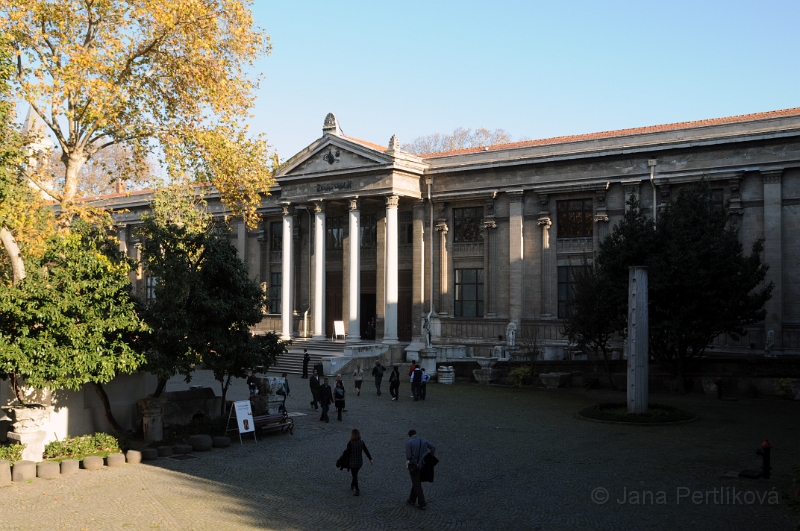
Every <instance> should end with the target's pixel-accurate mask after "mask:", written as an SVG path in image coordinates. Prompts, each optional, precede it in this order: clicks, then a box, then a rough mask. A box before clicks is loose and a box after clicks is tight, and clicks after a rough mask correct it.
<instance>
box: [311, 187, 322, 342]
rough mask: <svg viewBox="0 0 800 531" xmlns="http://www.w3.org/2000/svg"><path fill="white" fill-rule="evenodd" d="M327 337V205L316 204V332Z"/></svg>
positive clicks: (314, 337) (312, 337) (315, 335)
mask: <svg viewBox="0 0 800 531" xmlns="http://www.w3.org/2000/svg"><path fill="white" fill-rule="evenodd" d="M311 339H318V340H319V339H325V205H324V204H323V203H322V201H320V202H318V203H315V204H314V333H313V335H312V336H311Z"/></svg>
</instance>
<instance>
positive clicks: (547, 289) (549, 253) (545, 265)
mask: <svg viewBox="0 0 800 531" xmlns="http://www.w3.org/2000/svg"><path fill="white" fill-rule="evenodd" d="M539 201H540V202H541V204H542V209H541V210H540V211H539V218H538V219H537V221H536V224H537V225H539V226H540V227H541V228H542V317H543V318H545V319H547V318H550V317H552V316H553V311H552V309H551V308H552V304H553V300H552V299H553V289H552V288H553V280H554V275H555V273H556V272H555V271H554V267H553V261H554V260H553V258H554V254H555V253H554V252H553V249H552V247H551V246H550V227H551V226H552V225H553V223H552V221H550V210H549V200H548V197H547V196H546V195H544V194H541V195H540V196H539Z"/></svg>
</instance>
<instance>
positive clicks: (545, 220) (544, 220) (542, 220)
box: [536, 216, 553, 229]
mask: <svg viewBox="0 0 800 531" xmlns="http://www.w3.org/2000/svg"><path fill="white" fill-rule="evenodd" d="M536 224H537V225H539V226H540V227H544V228H545V229H549V228H550V226H551V225H552V224H553V222H552V221H550V217H549V216H540V217H539V219H538V220H536Z"/></svg>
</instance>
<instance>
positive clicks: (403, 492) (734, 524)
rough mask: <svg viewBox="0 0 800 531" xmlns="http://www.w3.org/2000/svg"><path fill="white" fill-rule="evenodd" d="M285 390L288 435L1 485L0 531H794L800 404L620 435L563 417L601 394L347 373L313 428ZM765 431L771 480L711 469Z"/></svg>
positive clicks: (297, 384) (712, 411)
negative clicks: (326, 417)
mask: <svg viewBox="0 0 800 531" xmlns="http://www.w3.org/2000/svg"><path fill="white" fill-rule="evenodd" d="M207 378H208V377H207V375H199V377H198V378H196V380H195V381H194V382H193V384H196V383H200V382H205V381H207ZM204 379H205V380H204ZM290 381H291V384H292V396H291V397H290V398H289V400H288V406H289V408H288V409H289V411H290V412H298V413H303V414H306V415H304V416H297V417H295V421H296V423H297V425H296V429H295V433H294V435H280V434H275V435H269V436H266V437H265V438H264V439H263V440H262V441H260V442H259V443H258V444H255V443H254V442H253V441H252V440H248V441H245V444H244V445H243V446H239V444H238V441H236V442H235V444H234V445H233V446H232V447H231V448H228V449H215V450H212V451H211V452H207V453H201V454H195V455H197V458H196V459H190V460H186V461H176V460H172V459H159V460H157V461H153V462H149V463H148V464H143V465H138V466H133V465H126V466H125V467H124V468H121V469H103V470H101V471H97V472H87V471H83V470H82V471H81V472H80V473H79V474H77V475H75V476H71V477H63V478H58V479H54V480H38V479H37V480H33V481H31V482H28V483H23V484H14V485H13V486H11V487H8V488H4V489H0V499H1V500H2V507H3V509H2V510H3V513H2V514H3V518H2V519H1V520H0V529H21V530H42V529H45V530H50V529H54V530H55V529H70V530H81V529H86V530H96V529H110V530H111V529H114V530H116V529H120V530H123V529H124V530H127V529H179V530H215V531H216V530H227V529H231V530H236V529H274V530H284V529H285V530H309V531H310V530H314V531H319V530H345V529H358V530H387V531H388V530H405V529H415V530H441V529H457V530H461V529H463V530H467V529H470V530H471V529H476V530H483V529H505V530H507V531H511V530H537V529H541V530H562V529H563V530H567V529H570V530H572V529H575V530H577V529H589V530H638V529H645V530H660V529H665V530H666V529H669V530H674V529H681V530H682V529H687V530H688V529H731V530H733V529H741V530H748V531H750V530H783V529H786V530H789V529H793V528H794V525H795V524H796V523H797V521H798V518H799V517H798V516H797V515H794V514H791V513H790V512H789V510H788V507H787V503H786V497H785V492H786V491H788V490H789V486H790V481H789V470H790V466H791V465H792V464H800V455H798V453H797V449H798V448H800V426H798V419H800V415H798V413H800V403H796V402H795V403H792V402H788V401H779V400H739V401H738V402H718V401H716V400H713V399H710V398H706V397H702V396H699V395H692V396H691V397H671V396H654V397H653V398H654V400H653V401H655V402H660V403H668V404H672V405H677V406H679V407H683V408H686V409H691V410H694V411H696V412H697V413H698V414H699V415H700V417H701V418H700V420H699V421H697V422H694V423H690V424H684V425H679V426H671V427H649V428H648V427H639V428H636V427H627V426H619V425H610V424H599V423H593V422H588V421H583V420H578V419H576V418H575V417H574V414H575V412H576V411H578V410H580V409H581V408H583V407H586V406H588V405H592V404H595V403H598V402H603V401H609V400H622V399H623V396H622V395H621V394H615V393H611V392H602V391H583V390H544V389H513V388H507V387H498V386H491V387H479V386H477V385H469V384H457V385H453V386H446V385H433V384H432V385H429V391H428V400H427V401H425V402H418V403H415V402H412V401H411V400H410V399H409V394H410V388H409V385H407V384H405V385H403V386H402V387H401V399H400V401H399V402H391V401H390V397H389V394H388V392H386V390H385V392H384V394H383V395H382V396H381V397H377V396H375V392H374V388H373V387H372V385H371V384H369V381H365V382H364V384H365V385H364V391H365V392H363V393H362V396H361V397H356V396H355V393H353V392H352V387H353V386H352V381H351V380H350V379H346V384H347V390H348V395H349V396H348V401H347V405H348V409H349V411H348V412H347V413H346V414H345V419H344V421H343V422H337V421H336V418H335V415H333V416H332V420H331V423H330V424H324V423H320V422H319V420H318V415H317V414H315V413H314V411H313V410H311V409H310V408H309V392H308V388H307V383H306V382H307V381H306V380H301V379H299V378H297V377H293V378H291V380H290ZM235 386H236V387H235V389H234V390H233V392H232V398H234V399H236V398H240V397H242V396H243V395H246V390H245V386H244V383H243V382H241V381H237V382H236V383H235ZM171 388H172V389H175V388H176V387H171ZM215 390H216V387H215ZM217 392H219V391H217ZM412 427H413V428H416V429H417V430H418V431H419V432H420V434H421V435H422V436H423V437H426V438H428V439H430V440H431V442H433V443H434V444H435V445H436V446H437V452H436V455H437V456H438V457H439V459H441V463H440V464H439V466H438V467H437V468H436V482H435V483H433V484H429V483H426V484H424V488H425V493H426V497H427V498H428V503H429V505H428V509H427V511H420V510H418V509H416V508H412V507H408V506H406V504H405V499H406V497H407V495H408V490H409V488H410V481H409V478H408V474H407V472H406V471H405V469H404V456H403V448H404V443H405V440H406V435H405V434H406V432H407V431H408V429H410V428H412ZM352 428H358V429H359V430H360V431H361V433H362V435H363V437H364V440H365V442H366V443H367V446H368V448H369V449H370V451H371V453H372V455H373V458H374V460H375V465H374V466H369V465H368V464H367V465H366V468H364V469H362V472H361V474H360V477H359V479H360V483H361V496H360V497H354V496H352V494H351V492H350V490H349V488H348V486H349V480H350V478H349V474H348V473H347V472H342V471H339V470H338V469H337V468H336V467H335V466H334V463H335V461H336V459H337V458H338V456H339V455H340V454H341V452H342V450H343V449H344V447H345V445H346V442H347V440H348V436H349V431H350V430H351V429H352ZM765 436H769V438H770V441H771V442H772V444H773V445H774V450H773V466H774V470H773V476H772V477H773V479H771V480H751V481H745V480H739V479H729V478H723V477H721V476H722V475H723V474H724V473H725V472H728V471H730V470H737V471H738V470H741V469H744V468H758V466H759V464H760V461H759V458H757V457H756V456H755V452H754V450H755V448H756V446H758V445H759V444H760V443H761V441H762V440H763V439H764V437H765ZM648 493H649V494H648ZM697 493H700V494H697ZM606 496H607V498H606ZM637 497H638V502H639V503H638V504H635V503H632V502H635V501H637ZM621 501H626V502H627V503H621ZM601 502H605V503H601ZM770 502H773V503H774V502H777V505H774V504H773V505H770Z"/></svg>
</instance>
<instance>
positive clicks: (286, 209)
mask: <svg viewBox="0 0 800 531" xmlns="http://www.w3.org/2000/svg"><path fill="white" fill-rule="evenodd" d="M291 208H292V204H291V203H283V204H282V205H281V210H282V211H283V215H284V216H291V215H292V211H291Z"/></svg>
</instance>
